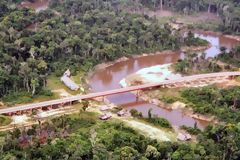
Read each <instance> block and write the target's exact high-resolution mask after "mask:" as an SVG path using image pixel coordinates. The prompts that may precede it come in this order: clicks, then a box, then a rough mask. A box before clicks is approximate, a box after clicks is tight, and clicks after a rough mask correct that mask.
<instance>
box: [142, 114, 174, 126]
mask: <svg viewBox="0 0 240 160" xmlns="http://www.w3.org/2000/svg"><path fill="white" fill-rule="evenodd" d="M146 121H147V122H150V123H152V124H154V125H156V126H160V127H164V128H172V126H171V124H170V123H169V121H168V120H166V119H165V118H161V117H154V118H148V119H146Z"/></svg>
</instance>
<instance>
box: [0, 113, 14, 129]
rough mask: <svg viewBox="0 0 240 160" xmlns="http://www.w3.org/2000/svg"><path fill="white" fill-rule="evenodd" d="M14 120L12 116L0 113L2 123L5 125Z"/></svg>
mask: <svg viewBox="0 0 240 160" xmlns="http://www.w3.org/2000/svg"><path fill="white" fill-rule="evenodd" d="M11 122H12V120H11V118H10V117H7V116H3V115H0V125H1V126H5V125H8V124H10V123H11Z"/></svg>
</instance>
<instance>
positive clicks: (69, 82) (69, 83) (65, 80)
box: [61, 75, 79, 91]
mask: <svg viewBox="0 0 240 160" xmlns="http://www.w3.org/2000/svg"><path fill="white" fill-rule="evenodd" d="M61 81H62V82H63V83H64V84H65V85H66V86H67V87H68V88H70V89H71V90H73V91H77V90H78V89H79V86H78V85H77V84H76V83H75V82H74V81H73V80H71V79H70V78H69V77H68V76H66V75H63V76H62V77H61Z"/></svg>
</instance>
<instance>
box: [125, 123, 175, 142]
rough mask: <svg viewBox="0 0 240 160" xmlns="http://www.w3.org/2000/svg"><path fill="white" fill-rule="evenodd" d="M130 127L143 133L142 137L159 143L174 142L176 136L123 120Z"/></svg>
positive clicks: (142, 124)
mask: <svg viewBox="0 0 240 160" xmlns="http://www.w3.org/2000/svg"><path fill="white" fill-rule="evenodd" d="M123 121H124V122H125V123H126V124H127V125H129V126H130V127H132V128H134V129H136V130H138V131H140V132H142V133H144V135H146V136H148V137H150V138H152V139H157V140H159V141H176V136H175V135H174V134H173V133H172V132H167V131H164V130H161V129H159V128H156V127H153V126H151V125H148V124H145V123H142V122H138V121H135V120H129V119H128V120H123Z"/></svg>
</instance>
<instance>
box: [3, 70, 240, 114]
mask: <svg viewBox="0 0 240 160" xmlns="http://www.w3.org/2000/svg"><path fill="white" fill-rule="evenodd" d="M230 76H240V72H220V73H210V74H200V75H194V76H186V77H182V78H179V79H176V80H166V81H163V82H160V83H149V84H143V85H138V86H132V87H126V88H119V89H114V90H110V91H104V92H98V93H90V94H87V95H76V96H72V97H68V98H62V99H56V100H50V101H44V102H39V103H32V104H26V105H21V106H16V107H10V108H5V109H0V114H7V113H14V112H18V111H24V110H31V109H37V108H41V107H46V106H51V105H57V104H62V103H68V102H73V101H78V100H84V99H92V98H97V97H103V96H108V95H114V94H120V93H125V92H131V91H137V90H144V89H148V88H153V87H159V86H163V85H171V84H176V83H183V82H185V83H186V82H192V81H198V80H199V81H200V80H204V79H208V78H217V77H230Z"/></svg>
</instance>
